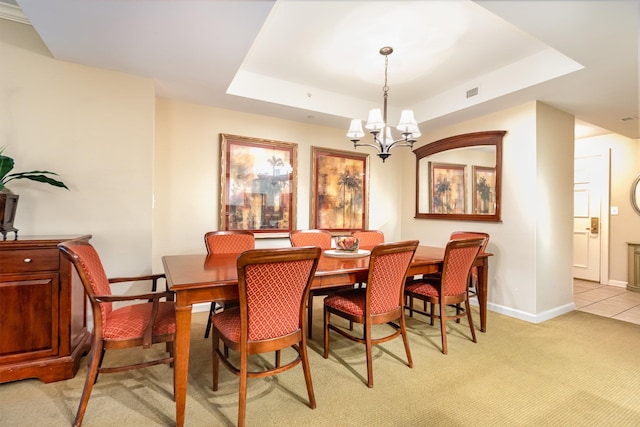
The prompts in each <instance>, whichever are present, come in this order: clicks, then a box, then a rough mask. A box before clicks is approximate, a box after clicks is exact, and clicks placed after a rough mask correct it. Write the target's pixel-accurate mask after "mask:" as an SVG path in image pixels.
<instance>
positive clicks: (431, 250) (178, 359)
mask: <svg viewBox="0 0 640 427" xmlns="http://www.w3.org/2000/svg"><path fill="white" fill-rule="evenodd" d="M362 249H363V251H365V252H366V251H367V248H362ZM444 253H445V248H443V247H435V246H423V245H420V246H418V248H417V249H416V252H415V254H414V257H413V260H412V261H411V265H410V266H409V270H408V272H407V277H411V276H416V275H421V274H429V273H435V272H438V271H440V270H441V268H442V264H443V261H444ZM490 256H491V254H490V253H484V252H483V253H481V254H480V255H478V257H477V258H476V261H475V263H474V265H475V266H476V267H477V269H478V282H477V285H476V294H477V297H478V305H479V311H480V330H481V331H482V332H486V320H487V319H486V317H487V277H488V270H489V262H488V260H489V257H490ZM237 258H238V254H225V255H207V254H191V255H167V256H163V257H162V264H163V267H164V271H165V275H166V277H167V285H168V286H169V289H170V290H171V291H172V292H173V293H174V301H175V305H176V336H175V349H174V351H175V354H174V385H175V401H176V425H177V426H183V425H184V421H185V409H186V399H187V379H188V373H189V350H190V344H191V313H192V307H193V304H197V303H208V302H212V301H233V300H237V299H238V274H237V267H236V261H237ZM368 270H369V257H368V256H357V257H356V256H353V257H351V256H346V257H345V256H328V255H325V254H322V255H321V257H320V260H319V262H318V267H317V269H316V272H315V275H314V278H313V282H312V285H311V287H312V288H313V289H318V288H331V287H342V286H344V285H349V284H352V283H359V282H366V278H367V274H368Z"/></svg>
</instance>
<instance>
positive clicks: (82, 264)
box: [58, 240, 113, 322]
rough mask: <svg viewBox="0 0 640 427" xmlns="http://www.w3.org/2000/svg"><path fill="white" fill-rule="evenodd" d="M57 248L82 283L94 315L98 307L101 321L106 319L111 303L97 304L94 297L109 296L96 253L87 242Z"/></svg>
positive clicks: (74, 242)
mask: <svg viewBox="0 0 640 427" xmlns="http://www.w3.org/2000/svg"><path fill="white" fill-rule="evenodd" d="M58 248H59V249H60V250H61V251H62V253H63V254H64V256H65V257H66V258H67V259H68V260H69V261H71V263H72V264H73V265H74V266H75V268H76V271H77V272H78V276H80V280H81V281H82V286H84V290H85V292H86V294H87V296H88V297H89V301H90V302H91V305H92V306H93V311H94V315H95V314H97V313H96V308H97V307H96V306H98V307H99V308H100V313H101V315H102V319H104V318H106V316H107V315H108V314H109V313H111V311H112V310H113V306H112V303H111V302H98V301H97V300H96V299H95V296H96V295H101V296H105V295H111V286H110V284H109V279H108V277H107V274H106V273H105V271H104V267H103V266H102V261H100V256H99V255H98V252H97V251H96V250H95V248H94V247H93V246H92V245H91V243H89V242H88V241H87V240H69V241H66V242H62V243H60V244H58ZM98 321H101V320H100V319H94V322H98Z"/></svg>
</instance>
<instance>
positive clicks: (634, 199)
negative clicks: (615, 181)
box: [631, 175, 640, 215]
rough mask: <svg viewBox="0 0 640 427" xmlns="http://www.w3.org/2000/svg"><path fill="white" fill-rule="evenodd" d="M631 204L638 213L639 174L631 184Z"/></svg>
mask: <svg viewBox="0 0 640 427" xmlns="http://www.w3.org/2000/svg"><path fill="white" fill-rule="evenodd" d="M631 206H632V207H633V210H634V211H636V213H637V214H638V215H640V175H638V176H637V177H636V179H635V180H633V185H631Z"/></svg>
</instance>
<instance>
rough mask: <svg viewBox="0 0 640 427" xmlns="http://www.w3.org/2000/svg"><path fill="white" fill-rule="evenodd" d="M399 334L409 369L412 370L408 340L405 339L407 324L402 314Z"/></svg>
mask: <svg viewBox="0 0 640 427" xmlns="http://www.w3.org/2000/svg"><path fill="white" fill-rule="evenodd" d="M400 334H401V335H402V342H403V343H404V351H405V352H406V353H407V362H408V365H409V367H410V368H413V359H412V358H411V350H410V349H409V338H408V337H407V324H406V322H405V318H404V313H403V314H402V315H401V317H400Z"/></svg>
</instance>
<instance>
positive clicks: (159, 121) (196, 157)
mask: <svg viewBox="0 0 640 427" xmlns="http://www.w3.org/2000/svg"><path fill="white" fill-rule="evenodd" d="M347 126H348V120H345V129H346V127H347ZM345 129H333V128H326V127H322V126H314V125H307V124H302V123H298V122H291V121H286V120H280V119H275V118H272V117H265V116H258V115H252V114H246V113H240V112H235V111H229V110H222V109H218V108H212V107H207V106H202V105H193V104H188V103H183V102H177V101H171V100H168V99H158V100H157V104H156V147H155V170H156V178H155V209H154V226H153V229H154V239H153V250H154V269H155V270H160V269H161V268H162V265H161V264H160V258H161V256H162V255H165V254H171V253H173V254H178V253H197V252H202V251H203V250H204V242H203V235H204V233H205V232H207V231H210V230H218V229H219V228H218V221H219V219H218V218H219V206H220V134H222V133H224V134H231V135H240V136H246V137H253V138H263V139H270V140H277V141H283V142H291V143H296V144H298V168H297V170H298V206H297V228H300V229H304V228H309V224H310V222H309V216H310V214H309V209H310V197H311V195H310V193H309V189H310V187H311V185H310V181H311V147H312V146H321V147H327V148H335V149H339V150H353V147H352V146H351V143H350V142H349V140H348V139H347V137H346V136H345V133H346V131H345ZM360 150H362V149H360ZM362 151H363V152H366V153H369V154H370V160H369V163H370V215H369V227H370V228H375V229H379V230H382V231H383V232H384V233H385V236H386V238H387V239H388V240H389V241H393V240H397V239H399V237H400V225H399V224H400V217H399V216H400V211H399V210H398V209H394V208H393V207H394V206H399V205H400V197H401V192H400V191H399V190H398V189H399V188H401V187H402V182H401V180H400V179H401V175H400V170H401V166H402V165H401V158H399V156H395V155H392V156H391V157H390V158H389V159H387V162H386V163H384V164H383V163H382V160H380V159H379V158H378V157H377V156H376V155H375V154H374V153H373V152H372V150H362ZM396 151H397V150H396ZM256 246H257V247H259V248H260V247H278V246H279V247H282V246H289V240H288V238H287V239H258V242H257V243H256Z"/></svg>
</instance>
